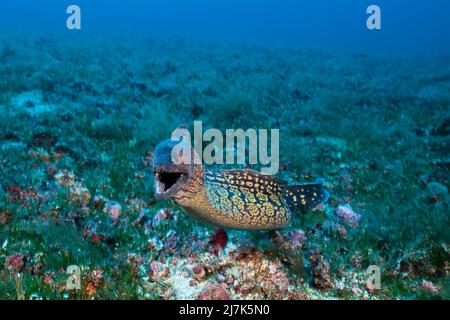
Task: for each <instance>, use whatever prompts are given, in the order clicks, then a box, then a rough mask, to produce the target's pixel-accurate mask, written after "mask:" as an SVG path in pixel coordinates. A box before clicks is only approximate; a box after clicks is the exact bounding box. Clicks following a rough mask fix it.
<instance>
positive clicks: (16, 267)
mask: <svg viewBox="0 0 450 320" xmlns="http://www.w3.org/2000/svg"><path fill="white" fill-rule="evenodd" d="M24 265H25V257H24V255H22V254H20V253H15V254H13V255H11V256H9V257H7V258H6V262H5V265H4V267H5V269H7V270H8V271H9V272H11V273H19V272H21V271H22V270H23V267H24Z"/></svg>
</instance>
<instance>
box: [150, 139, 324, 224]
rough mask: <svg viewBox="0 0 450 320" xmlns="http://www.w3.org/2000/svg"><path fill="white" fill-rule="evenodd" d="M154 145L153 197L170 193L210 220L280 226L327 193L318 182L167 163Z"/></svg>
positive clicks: (191, 211)
mask: <svg viewBox="0 0 450 320" xmlns="http://www.w3.org/2000/svg"><path fill="white" fill-rule="evenodd" d="M166 144H167V142H166ZM158 147H159V148H158ZM158 147H157V148H156V149H155V159H154V167H155V182H156V189H157V190H156V193H157V196H158V198H160V199H161V198H172V199H173V200H174V201H175V203H176V204H177V205H179V206H180V207H182V208H183V209H184V210H185V211H186V213H187V214H188V215H189V216H191V217H192V218H194V219H197V220H200V221H203V222H205V223H208V224H211V225H214V226H219V227H223V228H231V229H241V230H271V229H280V228H283V227H287V226H289V225H290V224H291V222H292V219H293V217H294V214H295V213H298V212H304V211H306V210H308V209H310V208H313V207H315V206H317V205H319V204H321V203H323V202H325V201H326V200H327V198H328V193H327V192H326V191H325V190H324V189H323V186H322V183H321V182H316V183H303V184H287V183H286V182H285V181H283V180H280V179H277V178H275V177H273V176H268V175H263V174H260V173H257V172H255V171H251V170H204V169H203V167H202V166H201V165H199V164H196V165H194V164H193V165H190V166H189V165H174V164H167V154H165V155H164V156H161V154H158V153H161V152H165V153H167V150H165V148H164V146H163V147H160V146H158ZM161 160H166V162H164V163H163V162H162V161H161Z"/></svg>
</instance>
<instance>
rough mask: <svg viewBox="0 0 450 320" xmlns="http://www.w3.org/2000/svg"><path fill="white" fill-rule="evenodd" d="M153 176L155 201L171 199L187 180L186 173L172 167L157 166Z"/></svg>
mask: <svg viewBox="0 0 450 320" xmlns="http://www.w3.org/2000/svg"><path fill="white" fill-rule="evenodd" d="M154 174H155V186H156V197H157V199H167V198H170V197H172V196H173V195H174V194H175V193H176V192H177V191H178V190H180V188H181V186H182V185H183V184H184V183H186V182H187V180H188V173H187V172H185V171H183V170H181V169H177V168H174V167H172V166H170V167H166V166H158V167H156V168H155V171H154Z"/></svg>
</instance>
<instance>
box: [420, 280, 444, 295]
mask: <svg viewBox="0 0 450 320" xmlns="http://www.w3.org/2000/svg"><path fill="white" fill-rule="evenodd" d="M422 288H424V289H425V290H426V291H428V292H431V293H434V294H437V293H439V292H440V291H441V287H439V286H437V285H434V284H433V283H432V282H430V281H426V280H423V281H422Z"/></svg>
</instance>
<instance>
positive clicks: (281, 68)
mask: <svg viewBox="0 0 450 320" xmlns="http://www.w3.org/2000/svg"><path fill="white" fill-rule="evenodd" d="M0 39H1V40H0V298H1V299H449V298H450V293H449V288H450V284H449V277H448V273H449V263H450V259H449V258H450V256H449V245H450V214H449V213H450V210H449V195H448V187H449V181H448V177H449V168H450V154H449V150H450V136H449V135H450V108H449V106H450V57H448V56H440V57H434V58H431V57H430V58H413V57H408V58H406V57H392V56H381V55H378V56H375V55H373V56H372V55H367V54H361V53H346V52H329V51H324V50H314V49H282V48H277V49H275V48H272V49H271V48H267V47H257V46H243V45H231V44H228V45H225V44H220V43H205V42H190V41H184V40H170V41H154V40H152V39H146V38H141V39H128V40H126V41H124V40H123V39H121V40H120V41H114V39H109V40H108V39H101V40H100V39H89V40H87V39H83V38H79V39H76V40H73V39H72V40H71V41H69V40H65V39H62V38H61V39H60V38H51V37H31V36H30V37H18V36H6V35H4V36H1V37H0ZM116 40H117V39H116ZM194 120H201V121H203V124H204V126H206V127H214V128H219V129H226V128H244V129H245V128H279V129H280V162H281V165H280V172H279V173H278V177H279V178H282V179H284V180H286V181H315V180H316V179H317V178H319V177H320V178H324V179H325V184H324V186H325V188H326V189H327V190H328V192H329V194H330V198H329V200H328V201H327V202H326V203H325V204H323V205H321V206H320V207H319V208H318V209H317V210H316V211H315V212H312V213H311V215H312V216H313V217H315V218H311V219H309V217H307V216H299V217H298V219H297V222H296V224H295V225H294V226H293V227H291V228H286V229H282V230H278V231H271V232H255V231H232V230H227V231H226V232H225V231H223V230H215V229H214V228H212V227H209V226H207V225H204V224H201V223H199V222H197V221H195V220H194V219H190V218H189V217H187V215H186V214H185V213H184V212H183V211H182V210H181V209H180V208H179V207H177V206H175V205H173V203H172V202H170V201H158V202H157V201H155V199H154V185H153V177H152V172H151V163H150V159H151V156H152V151H153V148H154V147H155V146H156V145H157V144H158V143H159V142H160V141H162V140H163V139H166V138H168V137H169V136H170V133H171V131H172V130H173V129H175V128H176V127H177V126H179V125H180V124H187V125H189V124H191V123H192V122H193V121H194ZM71 265H76V266H79V267H80V272H81V278H80V280H81V286H80V288H79V289H76V290H72V289H70V288H68V287H67V279H68V275H67V273H66V270H67V268H68V267H69V266H71ZM370 265H377V266H379V267H380V269H381V289H371V288H370V287H369V286H368V285H367V283H366V279H367V278H368V274H367V268H368V267H369V266H370Z"/></svg>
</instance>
